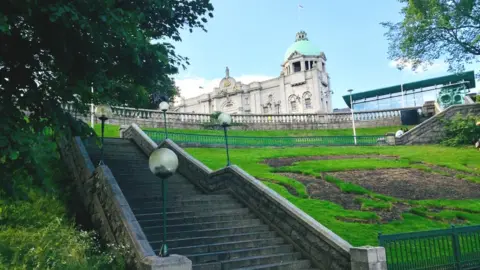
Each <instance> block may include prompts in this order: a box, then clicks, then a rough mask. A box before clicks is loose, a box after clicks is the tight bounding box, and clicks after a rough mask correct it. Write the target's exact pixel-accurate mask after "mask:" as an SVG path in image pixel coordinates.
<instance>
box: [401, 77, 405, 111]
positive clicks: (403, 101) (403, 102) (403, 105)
mask: <svg viewBox="0 0 480 270" xmlns="http://www.w3.org/2000/svg"><path fill="white" fill-rule="evenodd" d="M400 89H401V90H402V108H405V98H404V95H403V80H402V84H400Z"/></svg>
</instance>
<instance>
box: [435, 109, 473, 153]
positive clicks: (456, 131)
mask: <svg viewBox="0 0 480 270" xmlns="http://www.w3.org/2000/svg"><path fill="white" fill-rule="evenodd" d="M477 118H478V117H477V116H475V115H472V114H468V115H467V116H463V115H462V114H460V113H457V114H456V115H455V116H454V117H453V118H452V119H449V120H444V121H443V122H444V138H443V140H442V144H443V145H447V146H457V145H467V144H473V143H475V141H477V140H478V139H479V138H480V126H477V125H476V122H477V121H478V119H477Z"/></svg>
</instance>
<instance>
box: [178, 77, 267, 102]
mask: <svg viewBox="0 0 480 270" xmlns="http://www.w3.org/2000/svg"><path fill="white" fill-rule="evenodd" d="M273 78H274V77H272V76H267V75H242V76H238V77H234V79H235V80H236V81H237V82H242V83H243V84H249V83H252V82H261V81H266V80H270V79H273ZM221 80H222V78H215V79H210V80H209V79H205V78H202V77H197V76H183V77H180V78H175V84H176V85H177V86H178V87H179V88H180V95H181V96H182V97H184V98H192V97H196V96H199V95H202V94H205V93H210V92H212V91H213V89H214V88H215V87H218V86H219V84H220V81H221ZM200 87H202V88H203V89H201V88H200Z"/></svg>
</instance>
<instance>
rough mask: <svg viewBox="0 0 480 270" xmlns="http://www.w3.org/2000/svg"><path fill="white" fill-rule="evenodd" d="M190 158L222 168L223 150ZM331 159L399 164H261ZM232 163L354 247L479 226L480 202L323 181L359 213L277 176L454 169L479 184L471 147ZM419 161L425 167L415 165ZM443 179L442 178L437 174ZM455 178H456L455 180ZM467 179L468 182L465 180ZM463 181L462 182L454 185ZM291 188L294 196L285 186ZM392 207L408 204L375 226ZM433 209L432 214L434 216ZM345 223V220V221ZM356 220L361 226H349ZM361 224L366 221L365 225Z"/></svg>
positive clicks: (303, 152)
mask: <svg viewBox="0 0 480 270" xmlns="http://www.w3.org/2000/svg"><path fill="white" fill-rule="evenodd" d="M186 150H187V151H188V152H189V153H190V154H192V155H193V156H194V157H196V158H197V159H199V160H200V161H202V162H203V163H204V164H206V165H207V166H209V167H210V168H212V169H214V170H215V169H219V168H221V167H222V166H224V164H225V150H224V149H221V148H217V149H206V148H187V149H186ZM327 155H328V156H334V155H388V156H397V157H398V159H392V160H386V159H376V158H370V159H367V158H361V157H358V158H355V159H339V160H307V161H299V162H295V163H293V164H291V165H289V166H283V167H278V168H272V167H270V166H269V165H267V164H265V163H263V162H262V161H263V160H265V159H267V158H280V157H296V156H297V157H298V156H327ZM230 157H231V161H232V163H233V164H236V165H238V166H239V167H241V168H242V169H244V170H245V171H247V172H248V173H249V174H251V175H253V176H255V177H256V178H258V179H260V180H263V181H264V183H265V184H266V185H268V186H269V187H270V188H272V189H273V190H275V191H277V192H278V193H280V194H281V195H282V196H284V197H285V198H287V199H288V200H289V201H291V202H292V203H294V204H295V205H296V206H298V207H299V208H300V209H302V210H303V211H305V212H306V213H308V214H309V215H311V216H312V217H313V218H315V219H316V220H318V221H319V222H320V223H322V224H323V225H325V226H327V227H328V228H329V229H331V230H332V231H334V232H335V233H337V234H338V235H339V236H341V237H343V238H344V239H345V240H347V241H349V242H350V243H351V244H352V245H354V246H359V245H378V241H377V236H378V233H379V232H382V233H384V234H391V233H399V232H411V231H419V230H431V229H438V228H446V227H449V226H450V223H451V222H453V221H458V220H462V221H463V223H462V224H465V225H469V224H480V198H479V199H468V200H467V199H465V200H447V199H429V200H415V201H414V200H406V199H399V198H394V197H391V196H385V195H382V194H378V193H375V192H372V191H370V190H367V189H365V188H363V187H361V186H359V185H356V184H353V183H350V182H346V181H343V180H342V179H337V178H335V177H330V176H327V177H326V178H325V180H326V181H328V182H330V183H332V184H335V185H336V186H337V187H338V188H339V189H340V190H341V192H345V193H348V194H352V195H353V196H358V197H356V199H355V200H356V201H357V202H359V203H360V204H361V209H360V210H348V209H345V208H343V207H342V206H341V205H340V204H336V203H333V202H331V201H326V200H319V199H313V198H309V194H308V193H307V190H306V188H305V186H304V184H302V183H301V182H299V181H297V180H295V179H292V178H289V177H286V176H284V175H280V174H278V172H301V173H303V174H304V175H311V176H317V177H320V176H321V174H322V173H325V172H331V171H343V170H350V169H361V170H374V169H379V168H417V169H422V170H423V171H428V172H429V173H436V172H435V171H434V170H433V169H430V167H428V166H426V165H434V166H437V167H438V168H448V169H454V170H457V171H460V172H462V173H464V174H465V175H469V176H466V177H463V179H465V180H466V181H471V182H474V183H480V182H477V180H478V177H479V175H480V158H479V153H478V151H476V150H474V149H472V148H449V147H441V146H434V145H430V146H396V147H380V146H379V147H317V148H283V149H278V148H277V149H270V148H268V149H266V148H263V149H231V151H230ZM419 162H423V163H424V164H426V165H422V164H418V163H419ZM438 175H441V174H438ZM471 175H477V176H471ZM457 177H458V176H457ZM468 178H471V179H468ZM455 181H462V180H455ZM285 185H287V186H288V187H289V188H290V189H293V190H294V191H295V192H296V194H295V195H292V193H291V192H289V191H288V190H287V189H286V188H285V187H284V186H285ZM394 204H405V205H408V206H409V208H410V210H409V211H406V212H404V213H403V214H402V215H401V218H399V219H395V220H392V221H389V222H377V221H376V220H379V219H380V217H379V216H378V215H377V213H378V212H375V211H373V210H383V211H388V210H389V209H391V208H392V206H393V205H394ZM432 209H434V210H435V211H433V210H432ZM346 220H347V221H346ZM352 220H354V221H360V222H351V221H352ZM363 221H365V222H363Z"/></svg>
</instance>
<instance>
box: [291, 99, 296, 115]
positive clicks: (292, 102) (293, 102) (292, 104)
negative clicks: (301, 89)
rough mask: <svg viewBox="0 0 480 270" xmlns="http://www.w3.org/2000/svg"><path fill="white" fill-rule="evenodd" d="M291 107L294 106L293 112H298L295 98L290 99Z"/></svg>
mask: <svg viewBox="0 0 480 270" xmlns="http://www.w3.org/2000/svg"><path fill="white" fill-rule="evenodd" d="M290 107H292V112H296V111H297V102H296V101H295V100H294V101H290Z"/></svg>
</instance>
